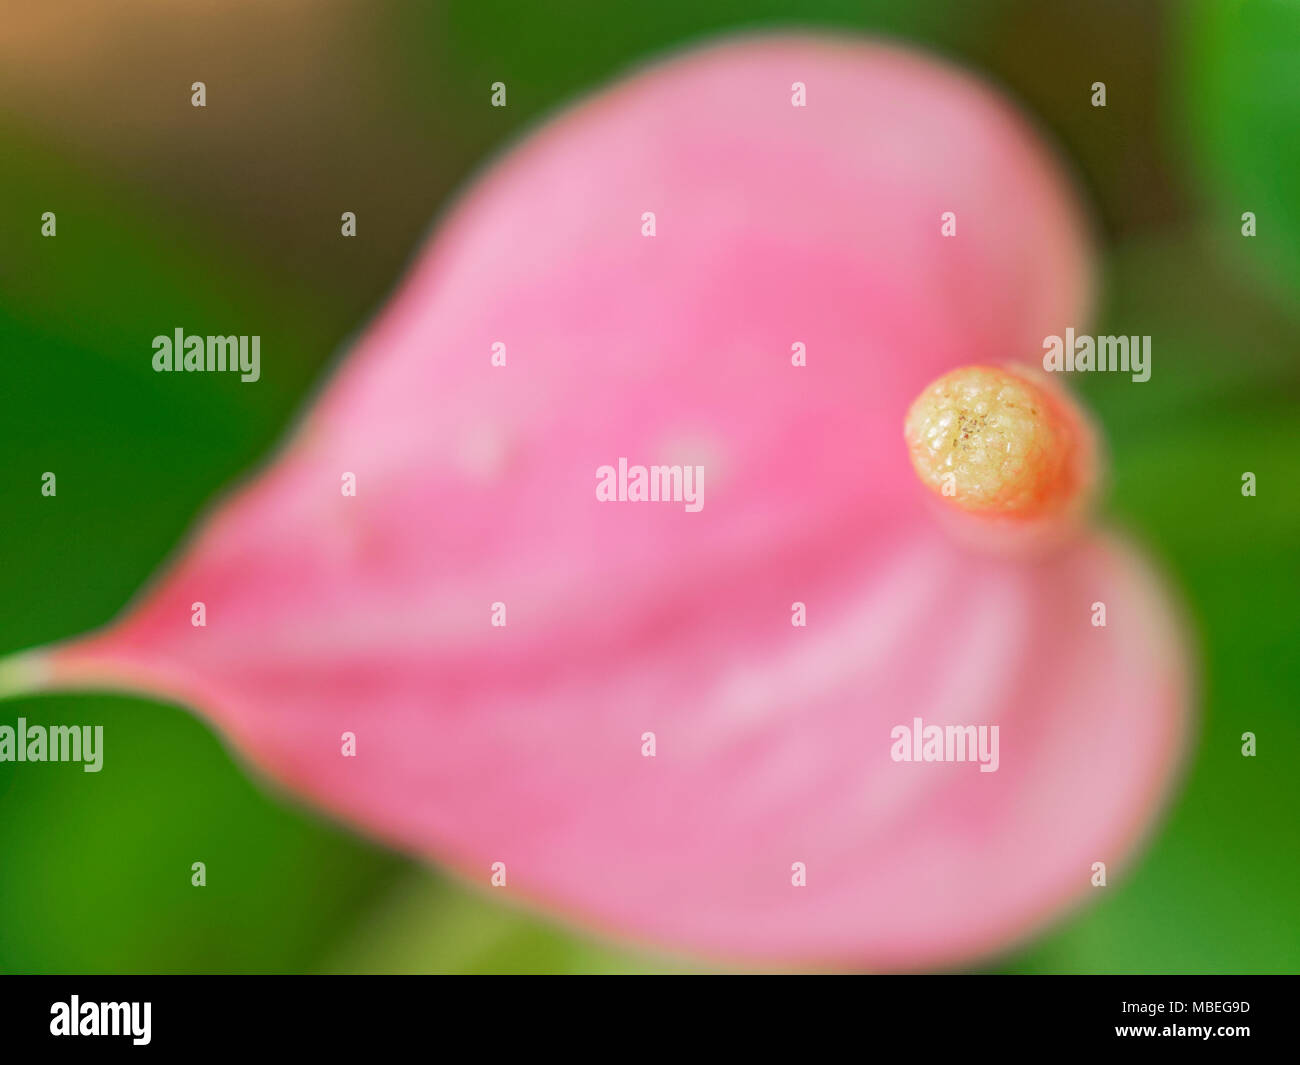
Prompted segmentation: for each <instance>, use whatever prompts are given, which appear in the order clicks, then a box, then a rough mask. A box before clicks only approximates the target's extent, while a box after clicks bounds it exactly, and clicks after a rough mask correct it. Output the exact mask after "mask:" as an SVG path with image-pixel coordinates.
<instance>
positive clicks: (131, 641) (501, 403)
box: [46, 37, 1188, 967]
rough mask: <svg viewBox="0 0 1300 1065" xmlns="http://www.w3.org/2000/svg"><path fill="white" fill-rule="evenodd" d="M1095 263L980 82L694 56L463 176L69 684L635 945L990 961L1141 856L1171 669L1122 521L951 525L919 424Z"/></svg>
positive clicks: (1166, 768)
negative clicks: (494, 872)
mask: <svg viewBox="0 0 1300 1065" xmlns="http://www.w3.org/2000/svg"><path fill="white" fill-rule="evenodd" d="M795 83H802V84H803V86H804V91H805V95H806V106H803V107H798V106H793V104H792V93H793V92H794V91H795ZM647 212H651V213H653V215H654V219H653V221H654V235H653V236H647V235H643V233H644V232H645V226H646V221H645V219H646V214H647ZM945 212H952V213H953V217H954V218H955V225H956V235H955V236H944V235H942V232H941V225H942V220H943V215H944V213H945ZM1089 282H1090V276H1089V257H1088V249H1087V243H1086V240H1085V236H1084V227H1083V225H1082V224H1081V221H1080V218H1079V215H1078V212H1077V210H1076V208H1075V205H1074V202H1073V200H1072V198H1071V192H1070V189H1069V188H1068V186H1067V183H1066V182H1065V181H1064V179H1063V177H1062V175H1061V173H1060V172H1059V170H1058V169H1057V168H1056V166H1055V165H1054V164H1053V162H1052V161H1051V159H1050V158H1049V156H1048V154H1047V153H1046V152H1045V150H1044V148H1043V146H1042V145H1041V143H1040V142H1039V140H1038V139H1037V137H1036V136H1035V135H1034V134H1033V133H1032V131H1030V130H1029V129H1028V128H1027V127H1026V125H1025V123H1024V122H1023V120H1021V119H1020V118H1019V117H1018V116H1017V115H1016V114H1015V113H1014V112H1013V111H1012V110H1010V109H1009V108H1008V107H1007V106H1006V105H1005V104H1004V103H1002V102H1001V101H999V100H998V99H997V98H996V97H995V96H994V95H992V94H991V93H990V92H989V91H988V90H987V89H985V88H984V87H982V86H981V85H980V84H978V83H977V82H975V81H974V80H972V79H971V78H969V77H967V76H965V75H962V74H958V73H955V72H953V71H952V70H950V69H948V68H947V67H945V66H942V65H940V64H938V63H936V62H934V61H932V60H929V59H925V58H921V57H918V56H915V55H912V54H909V53H907V52H905V51H903V50H901V49H898V48H895V47H890V46H885V45H881V44H869V43H845V42H837V41H828V40H822V39H818V38H806V37H774V38H756V39H752V40H745V41H740V42H735V43H730V44H725V45H722V46H718V47H713V48H709V49H706V50H702V51H698V52H695V53H692V54H689V55H686V56H683V57H680V58H677V59H674V60H672V61H670V62H668V63H665V64H663V65H660V66H657V67H654V68H651V69H649V70H647V71H645V72H643V73H641V74H639V75H637V76H636V77H634V78H632V79H630V80H628V81H626V82H623V83H621V84H619V85H617V86H615V87H614V88H612V89H610V90H609V91H607V92H605V93H602V94H601V95H599V96H597V97H595V98H593V99H592V100H590V101H588V102H586V103H584V104H583V105H581V106H579V107H577V108H576V109H574V110H572V111H570V112H568V113H567V114H565V115H563V116H561V117H560V118H558V119H557V120H555V121H553V122H552V123H550V124H549V125H548V126H546V127H545V128H544V129H543V130H542V131H541V132H539V133H538V134H537V135H535V136H534V137H532V138H531V139H529V140H528V141H526V142H525V143H524V144H523V145H522V146H520V147H519V148H518V149H516V150H515V151H513V152H512V153H511V154H510V155H509V156H507V157H506V158H505V159H504V160H503V161H502V162H500V163H499V164H498V165H496V166H495V167H494V168H493V169H492V170H491V171H489V172H488V173H487V174H486V175H485V176H484V177H483V178H482V179H481V180H480V181H479V182H478V183H477V184H476V185H475V186H474V188H473V189H472V190H471V192H470V194H469V195H468V196H467V197H466V198H465V200H464V201H463V202H462V203H461V204H460V205H459V206H458V208H457V209H456V210H455V212H454V213H453V214H452V216H451V217H450V219H449V220H448V221H447V223H446V224H445V226H443V227H442V229H441V232H440V234H439V235H438V236H437V238H436V239H435V240H434V241H433V242H432V244H431V246H430V247H429V249H428V250H427V251H426V252H425V253H424V255H423V256H422V257H421V258H420V260H419V261H418V263H417V264H416V265H415V267H414V269H413V271H412V273H411V276H410V277H409V278H408V279H407V281H406V282H405V283H404V284H403V285H402V287H401V288H400V290H399V291H398V292H397V294H396V295H395V296H394V298H393V300H392V301H391V303H390V305H389V307H388V308H387V309H386V310H385V312H384V313H383V314H382V315H381V316H380V317H379V319H378V320H377V321H376V322H375V323H374V324H373V326H372V327H371V328H370V329H369V331H368V332H367V333H366V335H365V336H364V337H363V338H362V340H361V341H360V343H359V345H358V346H357V349H356V351H355V352H354V353H353V354H352V355H351V356H350V357H349V358H348V359H347V360H346V362H345V363H344V364H343V365H342V367H341V368H340V370H339V371H338V373H337V375H336V377H335V379H334V380H333V382H332V383H331V384H330V386H329V387H328V389H327V391H326V392H325V394H324V395H323V396H322V397H321V398H320V400H319V402H318V403H317V404H316V406H315V407H314V409H313V410H312V411H311V412H310V413H309V415H308V416H307V418H306V420H305V422H304V424H303V425H302V426H301V427H300V429H299V431H298V432H297V433H296V435H295V436H294V438H293V440H292V441H291V443H290V445H289V446H288V448H287V449H286V450H285V452H284V453H283V454H282V455H281V456H280V457H279V458H278V459H277V460H276V462H275V463H274V465H273V466H271V467H270V468H269V469H268V470H267V471H266V472H264V473H263V474H262V475H261V476H260V477H259V478H257V479H256V480H255V481H254V482H253V483H252V484H250V485H249V486H248V487H247V488H246V489H245V490H243V491H242V492H240V493H239V494H237V495H236V496H235V497H234V498H233V499H231V500H230V501H228V502H227V503H226V504H225V505H224V506H223V507H222V508H221V509H220V510H218V511H217V512H216V513H215V514H214V515H213V516H212V517H211V518H210V520H208V521H207V522H206V524H205V525H204V527H203V529H202V531H201V533H200V534H199V536H198V538H197V539H196V541H195V543H194V544H193V546H192V547H191V548H190V550H189V551H188V552H187V553H186V554H185V555H184V557H183V558H181V559H180V561H179V562H178V563H177V564H176V565H174V566H173V567H172V568H171V569H170V570H169V571H168V572H167V574H166V575H165V576H164V578H163V579H162V580H161V582H160V583H159V584H158V585H157V586H156V587H154V588H153V589H151V590H150V591H149V593H148V594H147V595H146V596H145V597H144V598H143V599H142V601H141V602H139V603H138V604H136V606H135V607H134V608H133V609H132V610H131V611H129V612H128V614H127V615H126V616H125V617H124V618H123V619H122V620H121V621H120V622H118V623H117V624H115V625H114V626H112V627H111V628H110V629H109V630H107V631H106V632H104V633H103V634H100V635H98V636H95V637H92V638H89V639H87V640H84V641H79V642H74V643H72V644H68V645H65V646H63V647H61V648H59V649H57V650H56V651H55V652H53V653H52V654H51V655H50V657H49V658H48V659H47V661H46V668H47V669H48V671H49V678H48V681H49V683H51V684H61V685H67V684H76V683H102V682H113V683H121V684H124V685H128V686H137V687H145V688H149V689H152V690H156V691H159V692H163V693H167V694H169V695H171V696H172V697H174V698H176V699H178V700H180V701H183V702H186V703H188V704H190V705H192V706H194V707H195V708H196V709H198V710H200V711H201V712H203V713H204V714H205V715H207V716H208V717H209V718H210V719H211V720H212V721H213V722H214V724H215V725H216V726H217V727H218V728H219V729H221V730H222V732H223V733H225V734H226V735H227V736H229V737H230V738H231V739H232V741H233V742H234V743H235V745H236V746H237V747H238V748H239V749H240V750H241V751H242V752H244V753H245V754H246V755H247V756H248V758H249V759H251V760H252V761H253V762H254V763H255V764H257V765H258V766H259V767H261V768H262V769H264V770H265V771H266V772H268V773H269V774H271V775H272V776H273V777H274V778H275V779H277V780H278V781H280V782H282V783H283V784H285V785H286V786H288V787H289V788H291V789H292V790H293V791H295V792H297V793H299V794H301V795H303V796H306V797H308V798H310V799H311V800H313V801H314V802H316V803H317V804H319V805H320V806H322V807H324V808H325V809H328V810H329V811H331V812H333V813H335V814H337V815H338V816H340V817H342V818H344V819H345V820H347V821H349V822H351V823H353V824H356V825H358V826H360V827H362V828H364V829H365V830H367V831H369V832H371V833H372V834H374V835H376V836H378V837H381V838H383V839H385V840H388V841H391V842H393V843H395V844H396V845H398V846H400V847H402V848H405V849H408V850H411V851H414V852H416V853H419V854H423V855H428V856H431V857H434V858H437V859H438V860H440V861H444V862H446V863H449V864H451V865H453V866H455V867H456V868H458V869H460V870H461V871H463V872H464V873H465V875H467V876H468V877H470V878H471V879H473V880H475V881H479V882H482V883H486V882H487V878H488V875H489V867H490V865H491V863H493V862H497V861H500V862H504V863H505V865H506V868H507V870H508V882H507V883H508V886H507V888H506V891H507V892H510V893H514V892H518V893H520V894H522V895H523V896H524V897H527V898H530V899H534V900H536V901H538V902H541V903H543V904H545V905H547V906H549V907H552V908H555V909H557V910H560V911H563V912H566V913H568V914H571V915H572V916H574V917H575V918H576V919H578V920H581V921H585V922H589V923H594V924H596V925H599V926H602V927H607V928H609V929H612V930H615V931H617V932H620V933H624V934H630V935H633V936H638V937H643V938H645V939H648V940H650V941H653V942H655V943H659V944H665V945H669V946H674V947H682V948H686V949H689V950H692V951H700V952H708V953H713V954H718V955H723V956H735V957H746V958H760V959H766V960H771V961H778V962H786V963H789V962H796V963H809V964H814V963H844V964H861V965H869V966H877V967H913V966H921V965H930V964H941V963H952V962H955V961H959V960H962V959H966V958H970V957H973V956H976V955H978V954H980V953H983V952H987V951H990V950H993V949H996V948H998V947H1000V946H1003V945H1005V944H1006V943H1007V942H1009V941H1011V940H1012V939H1014V938H1016V937H1019V936H1023V935H1025V934H1026V933H1027V932H1028V931H1030V930H1031V929H1033V928H1035V927H1037V926H1039V925H1040V924H1041V923H1042V922H1043V921H1044V920H1045V919H1047V918H1048V917H1050V916H1051V915H1053V914H1054V913H1056V912H1059V910H1060V909H1061V908H1062V907H1064V906H1066V905H1067V904H1069V903H1070V902H1071V901H1074V900H1078V899H1080V898H1081V897H1083V896H1084V895H1085V894H1086V893H1087V892H1088V891H1090V890H1092V889H1091V888H1090V887H1089V880H1090V876H1091V866H1092V863H1093V862H1096V861H1105V862H1107V863H1108V864H1114V863H1121V862H1122V861H1123V859H1124V858H1125V857H1126V856H1127V855H1128V853H1129V852H1130V851H1131V849H1132V846H1133V844H1134V841H1135V839H1136V838H1137V836H1138V835H1139V833H1140V832H1141V831H1142V829H1143V828H1144V826H1145V825H1146V824H1147V823H1148V820H1149V818H1150V816H1151V814H1152V812H1153V811H1154V809H1155V807H1156V805H1157V802H1158V799H1159V797H1160V796H1161V794H1162V792H1163V790H1164V789H1165V787H1166V786H1167V783H1168V780H1169V778H1170V775H1171V772H1172V770H1173V768H1174V766H1175V765H1176V762H1177V758H1178V754H1179V751H1180V748H1181V740H1182V735H1183V730H1184V727H1185V714H1186V707H1187V703H1188V693H1187V685H1186V664H1185V661H1184V657H1183V653H1182V650H1181V642H1180V639H1179V636H1178V633H1177V631H1176V627H1175V625H1174V623H1173V620H1172V618H1171V615H1170V608H1169V606H1168V603H1167V602H1166V600H1165V599H1164V597H1163V595H1162V593H1161V592H1160V591H1159V590H1158V589H1156V588H1155V586H1154V582H1153V579H1152V577H1151V576H1150V575H1149V573H1148V572H1147V570H1146V568H1145V566H1144V565H1143V564H1142V563H1141V562H1139V561H1138V560H1137V559H1136V558H1135V557H1134V555H1133V554H1132V553H1131V552H1130V551H1129V550H1128V549H1126V548H1124V547H1122V546H1120V545H1118V544H1116V543H1114V542H1112V541H1110V540H1109V539H1104V538H1101V537H1090V538H1085V539H1081V540H1078V541H1075V542H1073V543H1072V544H1071V545H1069V546H1067V547H1064V548H1061V549H1060V550H1058V551H1056V552H1054V553H1051V554H1049V555H1045V556H1044V555H1036V556H1035V557H1032V558H1028V557H1025V558H1018V559H1016V558H1011V559H1008V558H997V557H994V556H990V555H987V554H981V553H978V552H976V551H974V550H971V549H968V548H966V547H964V546H962V545H961V544H960V543H959V542H958V541H956V540H954V539H952V538H951V537H950V536H949V535H948V534H947V532H945V531H944V529H943V527H942V526H941V525H940V523H938V522H936V521H935V520H934V516H933V514H932V512H931V510H930V508H929V504H928V503H927V501H926V500H925V498H924V496H925V493H924V491H923V489H922V488H921V487H920V486H919V485H918V484H917V483H916V481H915V478H914V477H913V476H912V473H911V470H910V468H909V462H908V457H907V452H906V449H905V448H904V446H903V443H902V438H901V428H902V421H903V417H904V415H905V413H906V411H907V409H908V406H909V404H910V403H911V401H912V400H913V399H914V397H915V396H916V394H917V393H918V392H919V391H920V390H921V388H922V386H924V385H925V384H926V383H927V382H928V381H930V380H931V379H932V378H934V377H935V376H937V375H938V374H940V373H943V372H944V371H945V370H948V369H951V368H953V367H955V366H958V365H962V364H966V363H1001V362H1005V361H1007V360H1010V359H1017V358H1019V359H1033V358H1035V357H1036V354H1037V353H1038V352H1040V351H1041V344H1042V339H1043V337H1044V336H1045V335H1047V334H1050V333H1057V332H1060V331H1062V330H1063V329H1064V328H1065V327H1066V326H1068V325H1077V324H1081V321H1082V318H1083V316H1084V315H1085V314H1086V310H1087V302H1088V297H1089V288H1090V284H1089ZM497 343H500V344H503V345H505V350H506V352H507V357H506V365H504V366H494V365H493V364H492V361H491V354H492V350H493V345H494V344H497ZM799 344H801V345H803V346H804V350H805V351H806V357H807V365H806V366H798V365H794V364H793V363H792V358H791V352H792V350H794V346H795V345H799ZM263 357H264V359H265V360H270V359H273V358H274V353H273V352H265V353H264V355H263ZM620 458H626V459H627V460H628V462H629V463H633V464H635V463H640V464H646V465H650V464H661V463H663V464H683V465H692V466H693V465H699V466H702V467H703V469H704V481H703V488H704V494H703V506H702V509H699V510H698V511H696V512H692V511H690V510H688V509H687V508H686V507H685V506H684V505H683V504H682V503H680V502H678V503H649V502H646V503H632V502H625V503H610V502H601V501H599V500H598V499H597V497H596V492H595V487H596V471H597V469H598V467H601V466H603V465H617V464H618V461H619V459H620ZM345 473H352V474H354V475H355V477H356V483H357V493H356V495H355V497H352V496H345V495H344V494H342V492H341V491H340V479H341V477H342V476H343V474H345ZM196 601H202V602H203V603H204V604H205V605H206V611H207V625H206V627H203V628H195V627H193V626H192V625H191V604H192V603H194V602H196ZM796 602H799V603H804V604H806V610H807V625H806V627H798V626H795V625H792V624H791V618H792V604H794V603H796ZM1096 602H1104V603H1105V604H1106V605H1107V611H1108V624H1107V626H1106V627H1095V626H1094V625H1093V624H1092V623H1091V616H1092V613H1091V612H1092V604H1094V603H1096ZM496 603H503V604H505V609H506V611H507V615H506V616H507V624H506V625H505V626H504V627H500V626H497V625H493V624H492V620H493V611H494V604H496ZM498 617H499V614H498ZM915 718H921V719H923V721H924V722H925V723H926V724H940V725H942V724H949V723H957V724H972V725H986V726H991V725H995V724H996V725H998V726H999V729H1000V734H1001V748H1000V755H999V764H998V768H997V771H996V772H980V771H979V767H978V766H976V765H974V764H971V763H964V764H937V763H922V764H915V763H900V762H895V761H893V760H892V759H891V753H890V752H891V730H892V729H893V728H894V727H895V726H897V725H911V724H912V722H913V720H914V719H915ZM344 732H353V733H355V735H356V737H357V754H356V757H343V756H342V755H341V736H342V734H343V733H344ZM647 732H653V733H654V734H655V745H656V753H655V755H654V757H646V756H645V755H644V754H643V735H644V734H645V733H647ZM797 862H802V863H805V866H806V870H807V874H806V875H807V886H806V887H796V886H794V884H793V883H792V867H793V866H794V863H797Z"/></svg>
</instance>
